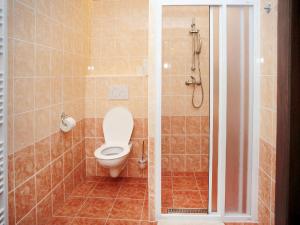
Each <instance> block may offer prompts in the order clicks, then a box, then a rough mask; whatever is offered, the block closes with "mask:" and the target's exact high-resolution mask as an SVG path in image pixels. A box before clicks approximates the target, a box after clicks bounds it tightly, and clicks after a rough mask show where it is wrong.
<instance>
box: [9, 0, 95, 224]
mask: <svg viewBox="0 0 300 225" xmlns="http://www.w3.org/2000/svg"><path fill="white" fill-rule="evenodd" d="M8 3H9V18H8V22H9V30H8V36H9V40H8V42H9V79H8V82H9V96H8V106H9V109H8V110H9V111H8V118H9V120H8V124H9V126H8V137H9V140H8V142H9V148H8V150H9V216H10V218H9V224H33V225H34V224H39V225H42V224H45V222H46V221H47V218H49V216H51V214H52V210H53V209H55V208H56V207H57V205H58V204H60V203H61V202H62V201H64V197H65V196H66V195H67V194H68V193H70V192H71V190H72V188H73V186H74V185H75V184H77V183H79V182H80V181H81V180H82V178H83V176H84V174H85V161H84V154H83V153H84V149H83V148H84V123H83V118H84V94H85V93H84V88H85V79H84V77H83V75H85V74H86V73H87V71H86V68H87V65H88V62H89V54H90V50H89V49H90V48H89V33H90V31H89V15H90V4H89V1H86V0H80V1H72V0H65V1H61V0H52V1H47V0H35V1H32V0H10V1H8ZM62 111H65V112H66V113H67V114H70V115H72V116H74V117H75V119H76V121H77V126H76V128H75V129H74V130H73V131H72V132H70V133H68V134H65V135H64V134H62V133H61V132H59V122H60V114H61V113H62Z"/></svg>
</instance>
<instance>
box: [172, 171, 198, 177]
mask: <svg viewBox="0 0 300 225" xmlns="http://www.w3.org/2000/svg"><path fill="white" fill-rule="evenodd" d="M172 176H173V177H194V176H195V175H194V173H191V172H172Z"/></svg>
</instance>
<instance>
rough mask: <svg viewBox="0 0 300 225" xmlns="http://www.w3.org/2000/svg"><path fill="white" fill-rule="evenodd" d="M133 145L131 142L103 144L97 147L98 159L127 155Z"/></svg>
mask: <svg viewBox="0 0 300 225" xmlns="http://www.w3.org/2000/svg"><path fill="white" fill-rule="evenodd" d="M131 146H132V144H131V143H130V144H129V145H118V144H115V145H114V144H103V145H102V146H101V147H100V148H97V149H96V151H95V153H94V154H95V157H96V158H98V159H106V160H113V159H118V158H121V157H123V156H125V155H127V154H128V153H129V152H130V149H131ZM105 151H106V152H105Z"/></svg>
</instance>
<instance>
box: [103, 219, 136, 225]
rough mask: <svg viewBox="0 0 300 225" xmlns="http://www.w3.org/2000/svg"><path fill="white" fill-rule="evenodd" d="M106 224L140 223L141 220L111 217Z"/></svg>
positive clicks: (126, 224) (127, 224)
mask: <svg viewBox="0 0 300 225" xmlns="http://www.w3.org/2000/svg"><path fill="white" fill-rule="evenodd" d="M106 225H140V221H138V220H137V221H135V220H113V219H109V220H107V222H106Z"/></svg>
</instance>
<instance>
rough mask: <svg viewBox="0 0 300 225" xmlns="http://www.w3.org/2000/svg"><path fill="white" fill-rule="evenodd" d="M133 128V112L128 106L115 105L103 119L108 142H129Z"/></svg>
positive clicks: (105, 136) (105, 137)
mask: <svg viewBox="0 0 300 225" xmlns="http://www.w3.org/2000/svg"><path fill="white" fill-rule="evenodd" d="M132 130H133V118H132V114H131V113H130V112H129V111H128V110H127V109H126V108H124V107H115V108H112V109H111V110H109V111H108V112H107V113H106V114H105V116H104V120H103V134H104V139H105V143H106V144H110V145H114V144H116V143H121V144H122V145H124V144H125V145H126V144H128V143H129V140H130V137H131V134H132Z"/></svg>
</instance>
